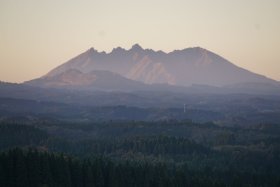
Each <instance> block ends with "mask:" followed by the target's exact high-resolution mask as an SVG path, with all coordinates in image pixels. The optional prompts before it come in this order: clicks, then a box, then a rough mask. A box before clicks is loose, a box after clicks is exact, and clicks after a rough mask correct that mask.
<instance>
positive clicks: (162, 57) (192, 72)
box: [43, 44, 276, 86]
mask: <svg viewBox="0 0 280 187" xmlns="http://www.w3.org/2000/svg"><path fill="white" fill-rule="evenodd" d="M70 69H76V70H79V71H81V72H83V73H89V72H91V71H95V70H106V71H111V72H115V73H118V74H120V75H122V76H124V77H126V78H128V79H132V80H136V81H141V82H144V83H148V84H154V83H166V84H170V85H177V86H190V85H192V84H204V85H212V86H225V85H230V84H240V83H248V82H260V83H270V84H271V83H273V84H276V81H274V80H272V79H269V78H266V77H264V76H262V75H259V74H255V73H252V72H250V71H248V70H245V69H243V68H240V67H238V66H235V65H234V64H232V63H230V62H229V61H227V60H226V59H224V58H222V57H220V56H219V55H216V54H214V53H212V52H210V51H208V50H205V49H202V48H199V47H196V48H187V49H183V50H175V51H173V52H170V53H164V52H162V51H154V50H151V49H142V47H141V46H139V45H138V44H135V45H134V46H132V48H131V49H129V50H125V49H123V48H120V47H118V48H115V49H113V50H112V51H111V52H110V53H105V52H98V51H96V50H95V49H93V48H91V49H89V50H88V51H86V52H84V53H82V54H80V55H78V56H77V57H75V58H73V59H71V60H69V61H68V62H66V63H64V64H62V65H60V66H59V67H57V68H55V69H53V70H52V71H50V72H49V73H48V74H47V75H45V76H44V77H43V78H46V77H53V76H55V75H58V74H61V73H63V72H65V71H67V70H70Z"/></svg>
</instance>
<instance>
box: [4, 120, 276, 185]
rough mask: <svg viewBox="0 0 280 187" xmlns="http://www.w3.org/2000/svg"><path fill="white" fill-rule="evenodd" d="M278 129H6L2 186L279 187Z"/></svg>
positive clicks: (137, 125) (122, 125)
mask: <svg viewBox="0 0 280 187" xmlns="http://www.w3.org/2000/svg"><path fill="white" fill-rule="evenodd" d="M279 133H280V127H279V125H277V124H259V125H255V126H251V127H244V128H241V127H235V128H234V127H224V126H218V125H215V124H214V123H195V122H192V121H177V120H167V121H156V122H144V121H107V122H92V123H82V122H80V123H67V122H61V121H56V122H54V121H48V120H39V121H38V120H35V121H34V120H29V121H22V120H20V119H14V120H11V119H9V120H6V121H2V122H1V123H0V150H1V154H0V177H1V179H0V181H1V183H0V186H5V187H6V186H7V187H9V186H279V185H280V175H279V168H280V141H279V140H280V137H279Z"/></svg>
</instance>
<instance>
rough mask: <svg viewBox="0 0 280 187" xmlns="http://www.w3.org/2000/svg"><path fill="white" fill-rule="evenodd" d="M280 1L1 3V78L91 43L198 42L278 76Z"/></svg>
mask: <svg viewBox="0 0 280 187" xmlns="http://www.w3.org/2000/svg"><path fill="white" fill-rule="evenodd" d="M279 7H280V2H279V1H277V0H268V1H263V0H255V1H253V0H248V1H246V2H244V1H241V0H237V1H227V2H226V1H222V0H213V1H211V2H210V1H207V2H205V1H202V0H198V1H182V0H174V1H172V2H171V1H159V0H154V1H147V0H143V1H141V2H139V1H128V0H121V1H109V0H107V1H89V0H85V1H80V2H77V1H65V0H62V1H54V0H50V1H44V2H42V1H40V2H39V1H35V0H26V1H8V0H1V1H0V24H1V30H0V51H1V52H0V80H1V81H7V82H23V81H27V80H30V79H33V78H37V77H40V76H42V75H44V74H46V73H47V72H48V71H50V70H51V69H53V68H55V67H57V66H58V65H61V64H62V63H64V62H66V61H68V60H69V59H71V58H73V57H75V56H77V55H79V54H80V53H82V52H84V51H86V50H87V49H89V48H91V47H94V48H95V49H97V50H98V51H106V52H110V51H111V50H112V49H113V48H115V47H123V48H125V49H129V48H131V46H132V45H133V44H135V43H139V44H140V45H141V46H142V47H143V48H151V49H154V50H163V51H165V52H170V51H173V50H176V49H184V48H189V47H198V46H199V47H202V48H205V49H207V50H210V51H212V52H214V53H217V54H218V55H221V56H222V57H224V58H226V59H227V60H229V61H230V62H232V63H234V64H235V65H237V66H240V67H242V68H245V69H248V70H250V71H252V72H255V73H258V74H262V75H265V76H267V77H269V78H273V79H275V80H280V72H279V69H280V63H279V62H280V54H279V52H278V49H279V48H280V37H279V33H280V23H279V18H280V11H279V10H278V9H279Z"/></svg>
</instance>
